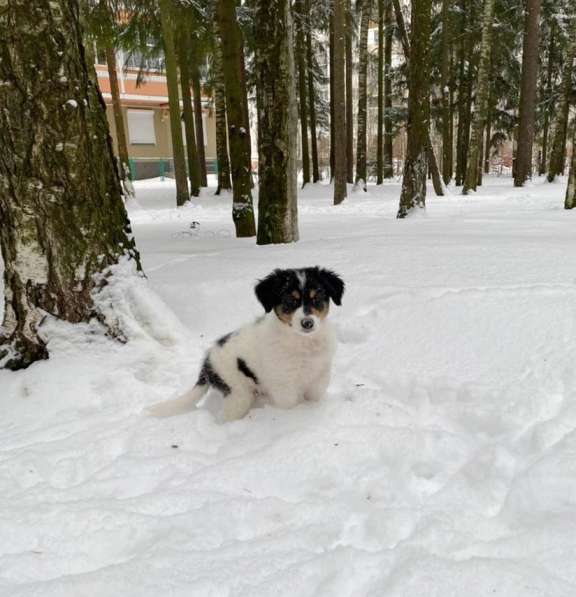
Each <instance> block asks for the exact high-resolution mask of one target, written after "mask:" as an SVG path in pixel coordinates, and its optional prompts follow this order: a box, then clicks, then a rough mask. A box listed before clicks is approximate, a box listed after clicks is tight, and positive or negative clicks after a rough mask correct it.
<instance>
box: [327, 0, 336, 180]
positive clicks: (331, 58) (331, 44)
mask: <svg viewBox="0 0 576 597" xmlns="http://www.w3.org/2000/svg"><path fill="white" fill-rule="evenodd" d="M330 5H331V8H333V6H334V0H330ZM328 45H329V52H330V55H329V59H328V79H329V83H328V84H329V88H330V180H332V179H333V178H334V155H335V154H334V144H335V142H336V132H335V128H334V126H335V123H334V13H333V10H331V11H330V30H329V43H328Z"/></svg>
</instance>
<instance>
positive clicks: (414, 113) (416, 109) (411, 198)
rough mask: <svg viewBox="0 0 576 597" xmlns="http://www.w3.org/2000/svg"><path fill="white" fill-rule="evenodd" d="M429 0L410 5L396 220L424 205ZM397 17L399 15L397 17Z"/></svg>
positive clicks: (428, 95) (428, 66) (428, 81)
mask: <svg viewBox="0 0 576 597" xmlns="http://www.w3.org/2000/svg"><path fill="white" fill-rule="evenodd" d="M431 12H432V0H420V1H419V2H412V19H411V20H412V22H411V41H410V46H409V47H406V48H405V50H408V54H407V56H410V58H409V59H408V89H409V97H408V123H407V128H408V146H407V150H406V160H405V162H404V174H403V178H402V192H401V195H400V205H399V208H398V218H405V217H406V216H407V215H408V214H409V213H410V212H411V211H412V210H413V209H414V208H415V207H425V205H426V173H427V147H428V145H429V143H430V136H429V133H428V131H429V120H430V34H431ZM396 16H397V17H398V15H396Z"/></svg>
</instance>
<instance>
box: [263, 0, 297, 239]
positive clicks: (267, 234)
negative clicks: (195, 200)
mask: <svg viewBox="0 0 576 597" xmlns="http://www.w3.org/2000/svg"><path fill="white" fill-rule="evenodd" d="M254 5H255V11H254V13H255V22H254V26H255V30H256V31H258V37H257V39H256V74H257V89H258V96H257V102H258V174H259V190H258V236H257V242H258V244H260V245H264V244H270V243H287V242H294V241H297V240H298V216H297V203H296V193H297V179H296V126H297V111H296V103H295V99H296V97H295V75H294V54H293V33H292V18H291V11H290V0H255V2H254Z"/></svg>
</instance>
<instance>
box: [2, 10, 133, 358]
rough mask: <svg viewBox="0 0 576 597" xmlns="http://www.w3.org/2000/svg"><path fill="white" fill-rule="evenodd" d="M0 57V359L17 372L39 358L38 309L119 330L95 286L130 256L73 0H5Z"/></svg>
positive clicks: (41, 314)
mask: <svg viewBox="0 0 576 597" xmlns="http://www.w3.org/2000/svg"><path fill="white" fill-rule="evenodd" d="M0 55H1V56H2V60H0V81H2V82H3V85H1V86H0V145H1V147H2V148H3V154H2V159H1V160H0V221H1V222H2V225H1V226H0V246H1V249H2V257H3V260H4V295H5V302H4V320H3V324H2V328H1V329H2V332H1V336H0V367H5V368H8V369H21V368H24V367H27V366H28V365H30V364H31V363H33V362H34V361H37V360H40V359H46V358H48V349H47V346H46V343H45V338H43V337H42V336H41V334H40V332H39V327H40V325H41V323H42V321H43V319H44V318H45V317H46V316H49V317H54V318H57V319H61V320H65V321H68V322H72V323H77V322H86V321H89V320H90V319H91V318H93V317H96V318H98V319H99V320H100V321H102V322H103V323H104V324H105V325H106V326H107V328H108V331H109V333H111V334H115V335H116V336H117V337H118V338H119V339H123V335H122V330H121V329H119V325H118V323H117V322H116V324H115V323H114V322H112V321H111V320H110V317H111V316H113V313H109V311H108V308H109V307H110V306H109V305H104V304H100V303H99V300H98V290H99V289H101V288H102V287H104V286H105V285H107V284H108V283H110V282H112V281H113V280H114V278H115V277H116V276H117V275H119V274H115V273H113V272H114V270H113V269H111V268H112V266H115V265H116V264H118V263H119V262H120V261H124V260H127V259H132V260H134V263H135V266H136V267H137V268H138V269H139V267H140V262H139V256H138V252H137V251H136V248H135V244H134V240H133V238H132V235H131V231H130V224H129V222H128V218H127V215H126V211H125V208H124V204H123V201H122V190H121V186H120V180H119V177H118V171H117V168H116V164H115V159H114V154H113V151H112V141H111V138H110V135H109V132H108V123H107V120H106V112H105V105H104V101H103V100H102V97H101V95H100V93H99V92H98V88H97V87H96V86H95V85H94V84H93V81H92V80H91V79H90V77H89V68H88V65H87V64H86V61H85V54H84V48H83V47H82V38H81V27H80V22H79V9H78V3H77V2H76V1H75V0H35V1H34V2H21V1H18V0H6V1H5V2H4V3H3V5H2V10H1V11H0ZM31 115H33V117H31ZM111 307H112V308H113V305H112V306H111Z"/></svg>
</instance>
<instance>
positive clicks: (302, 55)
mask: <svg viewBox="0 0 576 597" xmlns="http://www.w3.org/2000/svg"><path fill="white" fill-rule="evenodd" d="M294 15H295V18H296V21H295V30H296V62H297V66H298V105H299V108H300V142H301V147H302V187H304V186H305V185H306V184H307V183H309V182H310V155H309V153H308V98H307V93H306V91H307V90H306V44H305V42H304V31H303V29H304V28H305V27H306V25H308V26H309V25H310V24H309V23H308V24H306V23H305V14H304V2H303V0H296V2H295V3H294Z"/></svg>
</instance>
